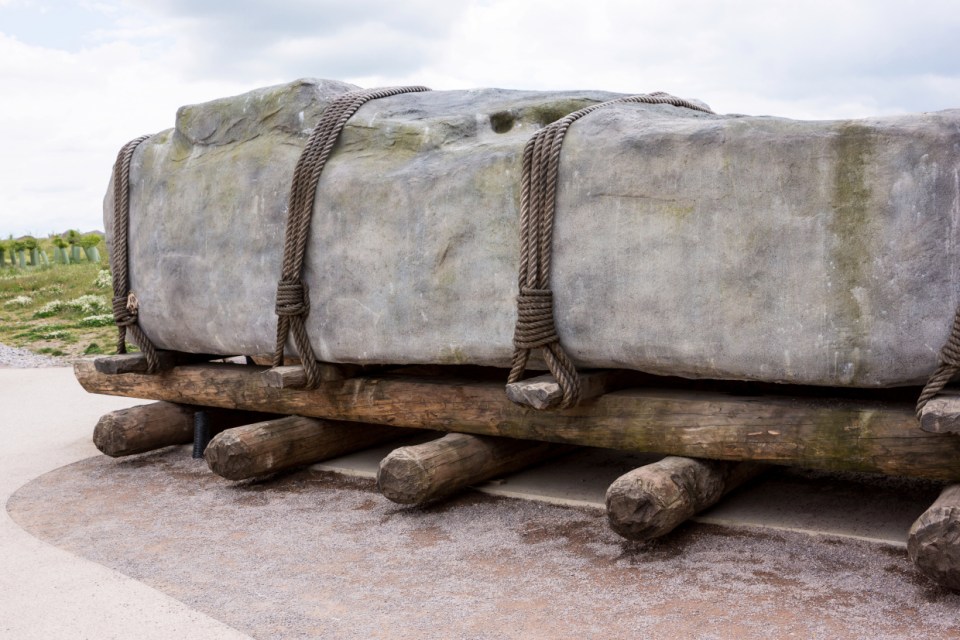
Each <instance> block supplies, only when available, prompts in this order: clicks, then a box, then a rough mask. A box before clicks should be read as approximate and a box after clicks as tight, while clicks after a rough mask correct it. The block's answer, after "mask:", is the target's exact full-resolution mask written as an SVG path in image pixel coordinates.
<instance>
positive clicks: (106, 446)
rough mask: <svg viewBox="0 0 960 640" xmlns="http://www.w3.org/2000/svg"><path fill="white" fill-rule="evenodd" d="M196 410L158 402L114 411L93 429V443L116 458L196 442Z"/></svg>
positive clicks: (102, 417)
mask: <svg viewBox="0 0 960 640" xmlns="http://www.w3.org/2000/svg"><path fill="white" fill-rule="evenodd" d="M194 411H195V410H194V409H193V408H191V407H186V406H183V405H179V404H173V403H172V402H154V403H152V404H142V405H139V406H136V407H130V408H128V409H119V410H117V411H111V412H110V413H107V414H105V415H103V416H101V418H100V420H99V421H98V422H97V426H96V427H94V429H93V444H95V445H96V447H97V449H99V450H100V451H102V452H103V453H105V454H107V455H108V456H110V457H113V458H119V457H121V456H129V455H133V454H135V453H144V452H145V451H152V450H154V449H160V448H162V447H169V446H171V445H175V444H187V443H188V442H191V441H192V440H193V414H194Z"/></svg>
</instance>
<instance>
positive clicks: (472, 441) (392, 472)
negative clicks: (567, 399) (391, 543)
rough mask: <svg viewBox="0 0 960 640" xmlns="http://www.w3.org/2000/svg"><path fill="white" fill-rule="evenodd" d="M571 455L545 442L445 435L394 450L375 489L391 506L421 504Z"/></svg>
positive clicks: (457, 434)
mask: <svg viewBox="0 0 960 640" xmlns="http://www.w3.org/2000/svg"><path fill="white" fill-rule="evenodd" d="M569 451H570V447H565V446H563V445H556V444H549V443H546V442H532V441H530V440H512V439H510V438H494V437H490V436H471V435H467V434H465V433H449V434H447V435H445V436H444V437H442V438H439V439H437V440H433V441H431V442H425V443H423V444H418V445H414V446H410V447H401V448H399V449H395V450H394V451H393V452H392V453H390V455H388V456H387V457H386V458H384V459H383V460H382V461H381V462H380V468H379V469H378V471H377V487H378V488H379V489H380V493H382V494H383V495H384V497H386V498H388V499H390V500H392V501H394V502H397V503H400V504H425V503H427V502H432V501H434V500H439V499H440V498H445V497H447V496H450V495H453V494H454V493H457V492H458V491H461V490H463V489H465V488H467V487H469V486H470V485H474V484H478V483H480V482H484V481H486V480H490V479H491V478H496V477H498V476H502V475H505V474H508V473H513V472H515V471H519V470H520V469H523V468H524V467H528V466H530V465H532V464H536V463H538V462H543V461H544V460H548V459H550V458H553V457H556V456H558V455H561V454H564V453H568V452H569Z"/></svg>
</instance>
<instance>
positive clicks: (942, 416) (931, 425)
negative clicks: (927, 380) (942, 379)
mask: <svg viewBox="0 0 960 640" xmlns="http://www.w3.org/2000/svg"><path fill="white" fill-rule="evenodd" d="M920 428H921V429H923V430H924V431H926V432H928V433H957V434H960V396H956V395H943V396H937V397H935V398H932V399H931V400H930V401H929V402H927V404H926V406H925V407H924V408H923V411H921V412H920Z"/></svg>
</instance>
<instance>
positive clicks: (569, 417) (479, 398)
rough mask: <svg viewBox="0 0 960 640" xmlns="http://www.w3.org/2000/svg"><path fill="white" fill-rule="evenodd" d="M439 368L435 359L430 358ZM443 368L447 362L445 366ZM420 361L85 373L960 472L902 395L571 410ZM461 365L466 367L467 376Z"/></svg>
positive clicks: (448, 419)
mask: <svg viewBox="0 0 960 640" xmlns="http://www.w3.org/2000/svg"><path fill="white" fill-rule="evenodd" d="M426 369H427V370H428V371H429V368H426ZM434 369H435V368H434ZM424 370H425V368H417V367H411V368H409V369H407V370H404V369H400V370H396V371H393V372H380V373H377V374H375V375H362V376H360V377H354V378H345V379H342V380H334V381H329V382H325V383H323V384H321V385H320V387H319V388H317V389H314V390H304V389H296V388H277V387H274V386H271V385H270V384H269V383H268V382H267V380H265V376H264V373H265V372H266V371H267V367H262V366H256V365H239V364H230V363H197V364H189V365H183V366H176V367H173V368H171V369H169V370H167V371H164V372H161V373H159V374H157V375H144V374H139V373H126V374H119V375H114V374H105V373H101V372H99V371H97V369H96V367H95V366H94V364H93V362H92V361H89V360H86V361H80V362H78V363H77V364H76V365H75V373H76V376H77V379H78V380H79V381H80V384H81V385H82V386H83V387H84V388H85V389H86V390H87V391H89V392H91V393H100V394H107V395H119V396H128V397H134V398H145V399H152V400H166V401H170V402H177V403H182V404H190V405H200V406H209V407H219V408H230V409H244V410H249V411H258V412H269V413H276V414H287V415H301V416H308V417H315V418H326V419H330V420H342V421H349V422H364V423H374V424H382V425H389V426H396V427H404V428H413V429H431V430H439V431H449V432H461V433H469V434H477V435H490V436H504V437H509V438H517V439H523V440H542V441H545V442H558V443H564V444H575V445H580V446H588V447H603V448H608V449H619V450H624V451H633V452H654V453H661V454H666V455H678V456H687V457H694V458H710V459H715V460H740V461H755V462H767V463H773V464H781V465H794V466H802V467H808V468H816V469H826V470H843V471H862V472H870V473H881V474H886V475H894V476H907V477H918V478H927V479H931V480H942V481H960V438H957V437H955V436H953V435H951V434H942V433H928V432H925V431H923V430H921V429H920V428H919V426H918V424H917V419H916V417H915V415H914V412H913V407H912V406H911V403H909V402H907V401H902V400H901V401H898V400H890V401H884V400H878V399H856V398H822V397H814V396H811V397H790V396H776V395H758V396H743V395H735V394H732V393H724V392H719V391H702V390H696V389H692V390H691V389H674V388H662V387H644V386H635V387H631V388H627V389H622V390H619V391H614V392H611V393H607V394H605V395H602V396H600V397H597V398H595V399H592V400H590V401H588V402H586V403H583V404H581V405H580V406H578V407H576V408H573V409H568V410H564V411H537V410H534V409H529V408H525V407H521V406H518V405H516V404H514V403H513V402H511V401H510V400H509V399H508V398H507V397H506V394H505V393H504V388H503V383H502V382H501V381H497V380H494V379H491V378H490V377H489V376H486V379H485V378H484V376H480V377H464V376H463V374H462V373H460V370H458V369H457V368H451V369H450V370H451V371H452V372H453V373H452V374H450V375H419V374H421V373H422V372H423V371H424ZM458 374H459V375H458Z"/></svg>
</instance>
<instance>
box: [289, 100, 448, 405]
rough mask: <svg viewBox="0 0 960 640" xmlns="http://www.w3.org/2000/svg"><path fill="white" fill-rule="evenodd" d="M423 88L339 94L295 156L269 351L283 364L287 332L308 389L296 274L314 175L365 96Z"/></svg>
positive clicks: (310, 374) (310, 373) (303, 298)
mask: <svg viewBox="0 0 960 640" xmlns="http://www.w3.org/2000/svg"><path fill="white" fill-rule="evenodd" d="M429 90H430V89H428V88H427V87H419V86H414V87H388V88H384V89H360V90H357V91H349V92H347V93H343V94H340V95H339V96H337V97H336V98H334V99H333V100H331V101H330V103H329V104H328V105H327V106H326V108H325V109H324V110H323V114H321V116H320V121H319V122H317V124H316V126H315V127H314V128H313V131H312V132H311V133H310V136H309V137H308V138H307V142H306V144H305V145H304V148H303V151H302V152H301V153H300V157H299V158H298V159H297V165H296V167H295V168H294V171H293V180H292V182H291V185H290V196H289V198H288V204H287V226H286V229H285V231H284V240H283V267H282V272H281V280H280V282H279V283H278V284H277V303H276V314H277V341H276V346H275V348H274V352H273V366H275V367H279V366H280V365H282V364H283V354H284V348H285V345H286V343H287V338H288V337H289V336H290V335H291V334H292V335H293V342H294V344H295V346H296V349H297V353H298V354H299V355H300V361H301V362H302V363H303V367H304V370H305V371H306V374H307V388H308V389H314V388H316V387H317V385H319V384H320V367H319V366H318V365H317V360H316V355H314V352H313V346H312V345H311V344H310V339H309V336H308V335H307V327H306V319H307V316H308V315H309V313H310V299H309V291H308V289H307V285H306V283H305V282H304V281H303V280H302V278H301V276H302V275H303V263H304V259H305V258H306V254H307V240H308V239H309V235H310V220H311V218H312V217H313V206H314V202H315V200H316V197H317V184H319V182H320V174H321V173H322V172H323V168H324V167H325V166H326V164H327V160H328V159H329V158H330V155H331V154H332V153H333V148H334V147H335V146H336V144H337V140H338V139H339V137H340V132H341V131H343V128H344V127H345V126H346V124H347V121H348V120H349V119H350V118H351V116H353V114H355V113H356V112H357V110H358V109H360V107H362V106H363V105H364V104H366V103H367V102H369V101H371V100H379V99H380V98H388V97H390V96H396V95H400V94H403V93H418V92H421V91H429Z"/></svg>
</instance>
